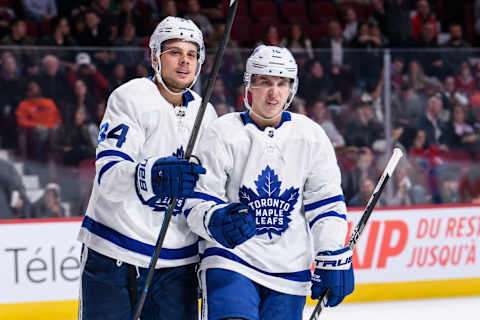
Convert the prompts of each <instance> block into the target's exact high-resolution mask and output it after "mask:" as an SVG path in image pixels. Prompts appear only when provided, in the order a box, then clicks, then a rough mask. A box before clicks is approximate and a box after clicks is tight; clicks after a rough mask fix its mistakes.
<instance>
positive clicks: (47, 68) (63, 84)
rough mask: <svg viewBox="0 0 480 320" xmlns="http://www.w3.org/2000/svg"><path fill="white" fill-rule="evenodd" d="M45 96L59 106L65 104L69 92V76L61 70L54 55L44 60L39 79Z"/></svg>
mask: <svg viewBox="0 0 480 320" xmlns="http://www.w3.org/2000/svg"><path fill="white" fill-rule="evenodd" d="M37 80H38V83H39V84H40V88H41V89H42V93H43V96H44V97H45V98H50V99H52V100H53V101H55V104H56V105H57V106H61V105H62V104H64V103H65V99H66V96H67V93H68V90H69V86H68V81H67V75H66V73H65V72H63V70H60V65H59V61H58V58H57V57H56V56H54V55H53V54H49V55H46V56H45V57H43V59H42V70H41V71H40V73H39V75H38V77H37Z"/></svg>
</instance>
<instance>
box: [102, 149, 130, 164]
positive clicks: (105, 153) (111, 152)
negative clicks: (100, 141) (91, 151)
mask: <svg viewBox="0 0 480 320" xmlns="http://www.w3.org/2000/svg"><path fill="white" fill-rule="evenodd" d="M109 156H116V157H120V158H122V159H125V160H128V161H131V162H134V161H133V159H132V158H131V157H130V156H129V155H128V154H126V153H125V152H122V151H117V150H104V151H102V152H100V153H99V154H98V155H97V158H96V159H95V160H98V159H100V158H103V157H109Z"/></svg>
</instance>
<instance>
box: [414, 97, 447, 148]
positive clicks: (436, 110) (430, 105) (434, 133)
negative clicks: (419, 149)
mask: <svg viewBox="0 0 480 320" xmlns="http://www.w3.org/2000/svg"><path fill="white" fill-rule="evenodd" d="M442 111H443V102H442V99H441V98H440V97H438V96H436V95H434V96H432V97H430V98H429V99H428V101H427V109H426V111H425V113H424V114H423V115H421V116H420V118H418V119H417V121H416V128H417V129H418V130H422V131H424V132H425V134H426V142H425V145H426V147H427V148H428V147H429V146H430V145H435V146H440V145H441V144H440V142H441V141H442V135H443V129H444V127H445V124H444V123H443V122H442V121H441V120H440V114H441V113H442Z"/></svg>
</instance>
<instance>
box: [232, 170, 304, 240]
mask: <svg viewBox="0 0 480 320" xmlns="http://www.w3.org/2000/svg"><path fill="white" fill-rule="evenodd" d="M281 185H282V182H281V181H280V180H278V175H276V174H275V171H274V170H272V169H271V168H270V167H269V166H267V167H266V168H265V169H264V170H262V173H261V174H260V175H259V176H258V180H256V181H255V186H256V192H255V191H253V190H252V189H250V188H247V187H245V186H242V187H241V188H240V190H239V192H238V196H239V199H240V202H242V203H243V204H245V205H248V206H249V207H250V208H251V209H253V210H254V211H255V220H256V223H257V235H261V234H264V233H266V234H267V235H268V237H269V238H270V239H272V234H276V235H278V236H280V235H281V234H282V233H283V232H285V231H286V230H287V229H288V224H289V223H290V221H292V220H291V219H290V215H291V212H292V210H293V208H294V206H295V204H296V203H297V200H298V196H299V193H298V190H299V189H298V188H293V187H290V188H288V189H286V190H284V191H283V192H282V193H280V191H281V190H280V189H281Z"/></svg>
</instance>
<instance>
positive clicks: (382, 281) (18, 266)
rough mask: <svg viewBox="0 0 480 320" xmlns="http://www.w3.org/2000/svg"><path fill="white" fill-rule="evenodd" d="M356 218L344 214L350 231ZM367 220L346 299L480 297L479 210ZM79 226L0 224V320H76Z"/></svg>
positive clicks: (416, 211)
mask: <svg viewBox="0 0 480 320" xmlns="http://www.w3.org/2000/svg"><path fill="white" fill-rule="evenodd" d="M361 213H362V212H361V211H359V210H355V209H350V210H349V214H348V219H349V228H350V230H351V229H353V228H352V225H353V226H355V224H356V223H357V222H358V220H359V219H360V216H361ZM370 219H371V221H370V222H369V223H368V225H367V227H366V228H365V230H364V233H363V234H362V236H361V238H360V240H359V242H358V245H357V248H358V249H356V250H355V255H354V261H353V262H354V266H355V280H356V289H355V292H354V294H352V295H351V296H349V297H348V298H347V299H346V301H348V302H358V301H380V300H398V299H412V298H427V297H447V296H468V295H480V249H479V248H480V241H479V240H480V206H471V205H468V206H467V205H455V206H442V207H415V208H405V207H403V208H388V209H377V210H375V212H374V213H373V215H372V216H371V218H370ZM80 223H81V220H80V219H66V220H63V219H62V220H55V219H49V220H29V221H28V220H16V221H12V220H10V221H0V235H1V237H0V239H1V241H0V261H1V263H0V284H1V289H0V320H10V319H32V318H35V319H68V320H71V319H73V318H75V317H76V313H77V310H78V302H77V300H76V299H77V297H78V279H79V269H80V261H79V257H80V249H81V244H80V243H79V242H77V241H76V235H77V233H78V229H79V227H80ZM307 303H308V304H312V303H313V301H311V300H310V299H309V300H308V301H307Z"/></svg>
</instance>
